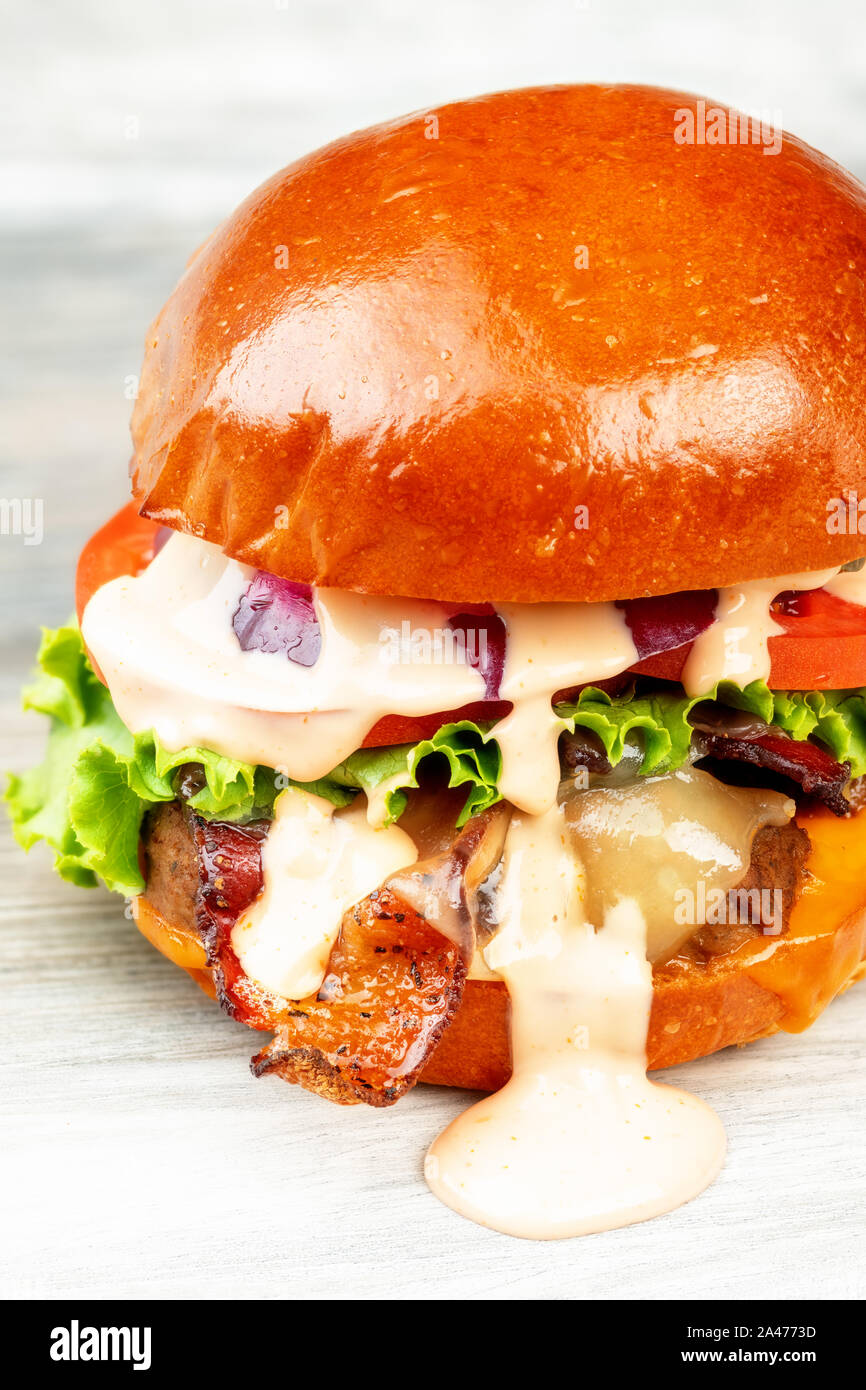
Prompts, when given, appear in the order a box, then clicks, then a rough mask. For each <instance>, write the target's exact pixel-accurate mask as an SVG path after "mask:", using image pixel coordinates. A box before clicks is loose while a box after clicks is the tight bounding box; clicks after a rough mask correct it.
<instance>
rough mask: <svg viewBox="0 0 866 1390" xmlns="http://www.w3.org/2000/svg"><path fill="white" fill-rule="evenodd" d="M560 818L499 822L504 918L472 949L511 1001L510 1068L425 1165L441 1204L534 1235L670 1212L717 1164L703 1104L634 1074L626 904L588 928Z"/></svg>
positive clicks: (635, 984) (647, 998) (640, 986)
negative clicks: (482, 947)
mask: <svg viewBox="0 0 866 1390" xmlns="http://www.w3.org/2000/svg"><path fill="white" fill-rule="evenodd" d="M585 887H586V884H585V875H584V871H583V868H582V865H581V864H580V862H579V860H578V859H577V858H576V857H575V852H574V848H573V845H572V844H571V842H570V838H569V837H568V834H567V830H566V826H565V822H564V819H563V816H562V813H561V810H560V808H558V807H554V808H552V809H551V810H549V811H547V812H546V813H545V814H544V815H543V816H541V817H537V818H533V817H526V816H515V817H513V818H512V822H511V828H510V830H509V835H508V840H507V842H506V848H505V863H504V868H503V880H502V891H501V899H500V901H501V905H502V916H503V922H502V927H501V928H500V931H499V933H498V934H497V936H496V937H495V938H494V939H493V941H492V942H491V944H490V945H489V946H488V947H487V949H486V951H485V957H486V959H487V963H488V965H489V966H491V967H492V968H494V969H495V970H496V972H497V973H498V974H500V975H501V976H502V978H503V979H504V980H505V982H506V984H507V986H508V991H509V994H510V996H511V1018H512V1022H511V1034H512V1052H513V1066H514V1071H513V1074H512V1077H511V1079H510V1080H509V1081H508V1082H507V1084H506V1085H505V1086H504V1087H503V1089H502V1090H501V1091H498V1092H497V1093H496V1094H495V1095H492V1096H488V1097H487V1099H485V1100H483V1101H481V1102H480V1103H479V1104H478V1105H474V1106H472V1107H471V1108H470V1109H469V1110H467V1111H466V1112H465V1113H464V1114H463V1115H461V1116H459V1117H458V1118H457V1119H456V1120H454V1121H453V1122H452V1123H451V1124H450V1125H449V1126H448V1128H447V1129H446V1130H445V1131H444V1133H443V1134H441V1135H440V1136H439V1138H438V1139H436V1140H435V1142H434V1143H433V1145H432V1146H431V1148H430V1151H429V1153H428V1155H427V1159H426V1162H425V1167H424V1172H425V1176H426V1178H427V1181H428V1183H429V1185H430V1187H431V1189H432V1190H433V1192H434V1193H435V1194H436V1196H437V1197H439V1198H441V1200H442V1201H443V1202H445V1203H446V1204H447V1205H448V1206H450V1207H453V1208H454V1209H455V1210H456V1211H458V1212H460V1213H461V1214H462V1215H464V1216H467V1217H469V1218H471V1219H472V1220H474V1221H478V1222H479V1223H480V1224H481V1225H484V1226H491V1227H493V1228H494V1229H495V1230H498V1231H504V1232H506V1233H507V1234H509V1235H516V1236H526V1237H531V1238H535V1239H542V1240H546V1239H553V1238H556V1237H562V1236H575V1235H583V1234H587V1233H589V1232H591V1231H601V1230H607V1229H610V1228H611V1227H614V1226H622V1225H626V1224H628V1223H630V1222H633V1221H642V1220H645V1219H647V1218H648V1217H651V1216H656V1215H659V1214H660V1213H661V1212H665V1211H669V1210H671V1209H672V1208H673V1207H675V1206H678V1205H679V1204H680V1203H682V1202H686V1201H688V1200H689V1199H690V1198H691V1197H694V1196H696V1195H697V1193H698V1192H700V1191H702V1190H703V1188H704V1187H706V1186H707V1184H708V1183H710V1182H712V1180H713V1178H714V1177H715V1176H716V1174H717V1173H718V1171H719V1169H720V1167H721V1165H722V1161H723V1159H724V1153H725V1137H724V1131H723V1129H722V1125H721V1123H720V1121H719V1119H718V1117H717V1116H716V1115H715V1113H714V1112H713V1111H712V1110H710V1109H709V1108H708V1107H707V1106H706V1105H704V1104H703V1103H702V1102H701V1101H699V1100H697V1099H696V1098H695V1097H693V1096H690V1095H688V1094H686V1093H685V1092H683V1091H680V1090H678V1089H675V1088H673V1087H669V1086H660V1085H657V1084H655V1083H653V1082H650V1081H649V1080H648V1079H647V1076H646V1033H647V1026H648V1022H649V1011H650V1005H651V1002H652V969H651V966H650V965H649V963H648V961H647V958H646V927H645V923H644V919H643V915H642V913H641V912H640V909H639V908H638V906H637V904H636V903H635V901H634V900H633V899H622V900H621V901H620V902H619V903H618V904H617V905H616V906H615V907H612V908H611V909H610V910H609V911H608V913H607V916H606V918H605V921H604V925H603V927H602V929H601V930H600V931H598V932H596V931H595V930H594V929H593V927H592V925H591V924H589V923H588V922H587V921H586V919H585V912H584V900H585Z"/></svg>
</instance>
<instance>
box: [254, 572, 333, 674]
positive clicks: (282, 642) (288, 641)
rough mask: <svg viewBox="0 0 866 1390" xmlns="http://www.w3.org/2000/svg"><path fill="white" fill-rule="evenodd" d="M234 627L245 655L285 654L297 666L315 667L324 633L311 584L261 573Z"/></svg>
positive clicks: (255, 577) (256, 578)
mask: <svg viewBox="0 0 866 1390" xmlns="http://www.w3.org/2000/svg"><path fill="white" fill-rule="evenodd" d="M232 627H233V628H234V630H235V634H236V636H237V639H238V642H239V643H240V645H241V649H242V650H243V651H245V652H250V651H258V652H284V653H285V655H286V656H287V657H288V658H289V661H293V662H294V663H295V665H296V666H314V665H315V664H316V662H317V661H318V659H319V653H320V652H321V650H322V630H321V628H320V627H319V620H318V618H317V617H316V610H315V608H314V606H313V591H312V589H311V588H310V585H309V584H296V583H295V582H294V581H293V580H291V579H279V578H278V577H277V576H276V575H275V574H268V573H267V572H266V571H265V570H259V572H258V574H256V575H255V576H254V577H253V579H251V580H250V583H249V587H248V588H247V591H246V593H245V594H243V595H242V596H241V601H240V603H239V604H238V606H237V610H236V612H235V615H234V617H233V618H232Z"/></svg>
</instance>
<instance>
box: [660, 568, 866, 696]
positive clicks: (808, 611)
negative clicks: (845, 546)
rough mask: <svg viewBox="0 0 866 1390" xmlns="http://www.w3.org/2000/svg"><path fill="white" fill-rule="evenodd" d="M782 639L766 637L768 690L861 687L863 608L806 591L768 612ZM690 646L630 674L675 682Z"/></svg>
mask: <svg viewBox="0 0 866 1390" xmlns="http://www.w3.org/2000/svg"><path fill="white" fill-rule="evenodd" d="M773 617H774V619H775V621H776V622H777V623H778V624H779V626H780V627H783V628H784V629H785V635H784V636H782V635H781V634H780V635H779V636H777V637H771V638H770V680H769V685H770V689H771V690H848V689H853V688H856V687H859V686H862V685H866V608H862V607H861V606H860V604H858V603H846V602H845V600H844V599H840V598H836V597H835V596H834V595H833V594H828V593H827V592H826V591H825V590H824V589H811V590H808V591H804V592H802V593H799V594H797V596H796V599H794V600H793V603H792V604H791V605H790V606H788V605H786V604H779V603H778V602H777V603H776V604H775V605H774V607H773ZM689 650H690V647H689V646H683V647H676V648H674V650H673V651H669V652H660V653H659V655H658V656H651V657H648V658H647V660H646V661H641V662H639V663H638V665H637V666H635V667H634V668H633V669H634V670H635V671H638V672H640V674H641V675H645V676H655V677H656V678H657V679H659V680H668V681H678V680H680V679H681V677H682V671H683V666H684V665H685V661H686V657H687V656H688V654H689Z"/></svg>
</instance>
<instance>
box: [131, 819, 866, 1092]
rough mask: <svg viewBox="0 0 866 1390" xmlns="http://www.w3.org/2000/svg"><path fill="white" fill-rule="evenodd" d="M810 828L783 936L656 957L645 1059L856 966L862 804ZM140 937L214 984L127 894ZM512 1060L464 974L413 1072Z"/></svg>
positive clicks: (714, 1038)
mask: <svg viewBox="0 0 866 1390" xmlns="http://www.w3.org/2000/svg"><path fill="white" fill-rule="evenodd" d="M797 820H798V822H799V823H800V824H801V825H802V826H803V828H804V829H806V830H807V832H808V834H809V838H810V842H811V844H810V852H809V858H808V860H807V862H806V868H807V871H808V875H809V877H808V878H807V886H806V889H805V891H804V893H803V895H802V897H801V898H800V900H799V902H798V903H797V904H796V905H795V907H794V909H793V912H792V913H791V918H790V922H789V928H788V932H787V933H786V935H784V936H782V937H775V938H774V937H763V938H760V939H759V940H757V941H756V942H755V943H753V944H750V945H749V946H748V947H747V948H741V949H740V950H739V951H736V952H733V953H731V954H728V955H725V956H721V957H719V958H717V959H716V960H715V961H714V962H713V963H712V964H711V965H709V966H698V965H696V964H694V963H691V962H688V963H687V962H683V963H682V964H678V963H676V962H674V963H673V964H671V965H667V966H662V967H656V969H655V970H654V973H653V1007H652V1013H651V1017H650V1025H649V1034H648V1038H647V1052H648V1059H649V1066H650V1068H661V1067H670V1066H676V1065H678V1064H679V1063H681V1062H689V1061H692V1060H693V1059H694V1058H696V1057H703V1056H705V1055H706V1054H707V1053H710V1052H716V1051H718V1050H719V1049H720V1048H723V1047H729V1046H731V1045H732V1044H737V1043H747V1042H752V1041H754V1040H755V1039H756V1038H760V1037H764V1036H766V1035H767V1034H768V1033H774V1032H776V1031H777V1030H778V1029H780V1028H784V1029H786V1030H788V1031H793V1032H799V1031H800V1030H801V1029H803V1028H807V1027H808V1026H809V1024H810V1023H812V1022H813V1021H814V1019H815V1018H816V1017H817V1016H818V1014H819V1013H821V1011H822V1010H823V1009H824V1008H825V1007H826V1005H827V1004H829V1003H830V1001H831V1000H832V999H833V998H834V997H835V996H836V995H837V994H838V993H840V991H841V990H843V989H846V988H847V987H848V986H849V985H851V984H853V983H854V981H855V980H857V979H859V978H860V977H861V976H862V975H863V973H864V968H866V810H861V811H859V812H857V813H856V814H855V815H852V816H851V817H850V818H848V819H847V820H838V819H836V818H835V817H834V816H832V815H831V814H830V813H829V812H826V811H817V812H814V813H811V814H808V815H805V814H803V813H798V816H797ZM135 917H136V921H137V923H138V927H139V930H140V931H141V932H142V933H143V935H144V936H146V937H147V939H148V940H149V941H150V942H151V943H152V944H153V945H154V946H156V948H157V949H158V950H160V951H161V952H162V953H163V955H166V956H168V958H169V959H170V960H173V961H174V962H175V963H176V964H177V965H180V966H182V968H183V969H185V970H186V971H187V972H188V973H189V974H190V975H191V976H192V978H193V979H194V980H195V981H196V983H197V984H198V985H200V987H201V988H202V989H203V990H205V992H206V993H207V994H209V995H211V996H213V994H214V988H213V982H212V979H211V974H210V971H209V970H207V969H206V968H205V956H204V949H203V947H202V945H201V943H200V942H199V941H198V940H197V939H196V938H195V937H193V936H192V935H191V934H190V932H189V930H185V929H184V928H178V927H177V926H175V925H173V924H171V923H169V922H167V921H166V920H165V918H164V917H162V916H161V915H160V913H158V912H157V911H156V910H155V909H154V908H153V906H152V905H151V904H150V903H149V902H148V900H147V898H146V897H143V898H138V899H136V900H135ZM510 1070H511V1055H510V1042H509V999H508V992H507V990H506V988H505V986H504V985H503V984H501V983H500V982H498V981H487V980H469V981H468V982H467V984H466V987H465V990H464V994H463V1001H462V1003H461V1006H460V1009H459V1011H458V1013H457V1015H456V1017H455V1018H454V1020H453V1022H452V1023H451V1024H450V1026H449V1028H448V1030H447V1031H446V1033H445V1035H444V1037H443V1039H442V1041H441V1042H440V1043H439V1045H438V1047H437V1049H436V1051H435V1052H434V1054H433V1056H432V1057H431V1059H430V1061H429V1062H428V1064H427V1066H426V1068H425V1069H424V1071H423V1072H422V1074H421V1080H422V1081H426V1082H430V1083H432V1084H434V1085H443V1086H460V1087H464V1088H466V1089H468V1090H481V1091H495V1090H498V1089H499V1087H500V1086H502V1085H504V1083H505V1082H506V1081H507V1080H508V1076H509V1074H510Z"/></svg>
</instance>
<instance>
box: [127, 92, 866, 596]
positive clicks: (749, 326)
mask: <svg viewBox="0 0 866 1390" xmlns="http://www.w3.org/2000/svg"><path fill="white" fill-rule="evenodd" d="M722 118H723V119H724V120H725V121H727V126H726V127H725V129H724V130H723V131H722V134H723V136H724V138H725V140H726V143H712V141H713V140H716V141H717V140H718V138H719V131H720V126H719V121H720V119H722ZM690 119H691V123H692V126H691V129H690V125H689V121H690ZM742 119H743V122H745V119H746V118H742ZM734 120H735V117H734V116H732V117H731V120H728V113H727V111H722V109H721V108H714V107H713V106H712V104H711V103H709V102H707V103H706V107H704V105H703V103H700V104H699V103H698V101H697V99H696V98H694V97H692V96H687V95H684V94H681V93H677V92H666V91H659V90H656V89H653V88H646V87H634V86H621V87H598V86H580V87H549V88H535V89H530V90H526V91H517V92H503V93H500V94H498V95H495V96H487V97H480V98H478V99H477V100H474V101H463V102H457V103H455V104H454V105H451V106H444V107H441V108H440V109H439V110H437V111H435V112H427V113H425V112H421V113H419V114H416V115H413V116H407V117H405V118H403V119H402V120H399V121H395V122H393V123H391V124H389V125H382V126H377V127H375V128H373V129H371V130H366V131H362V132H361V133H360V134H357V135H352V136H349V137H348V138H346V139H344V140H339V141H337V142H336V144H333V145H329V146H328V147H327V148H326V149H324V150H320V151H319V152H318V153H317V154H313V155H310V156H309V157H307V158H305V159H302V160H299V161H298V162H297V163H296V164H293V165H291V166H290V167H289V168H288V169H284V170H283V171H282V173H280V174H277V175H276V176H275V177H274V178H272V179H270V180H269V181H268V182H267V183H265V184H264V185H263V186H262V187H261V188H260V189H259V190H258V191H257V192H256V193H254V194H253V195H252V196H251V197H250V198H248V199H247V201H246V202H245V203H243V204H242V205H241V207H240V208H239V209H238V210H237V212H235V213H234V214H233V215H232V216H231V217H230V218H229V219H228V220H227V221H226V222H224V223H223V224H222V226H221V227H219V228H218V229H217V231H216V232H215V233H214V235H213V236H212V237H211V238H210V240H209V241H208V242H207V243H206V244H205V245H204V247H202V249H201V250H200V251H199V252H198V254H197V255H196V257H195V258H194V260H193V261H192V263H191V265H190V266H189V268H188V269H187V272H186V274H185V275H184V277H183V279H182V280H181V282H180V284H179V285H178V287H177V289H176V290H175V291H174V293H173V295H172V296H171V298H170V299H169V301H168V303H167V305H166V306H165V308H164V309H163V311H162V313H161V314H160V316H159V318H158V319H157V320H156V323H155V325H154V326H153V328H152V330H151V332H150V335H149V339H148V344H147V352H146V356H145V360H144V367H143V372H142V378H141V387H140V392H139V397H138V401H137V404H136V408H135V413H134V416H133V438H134V443H135V457H134V460H133V467H132V477H133V486H134V492H135V496H136V498H137V499H138V501H139V502H140V505H141V510H142V512H143V513H144V514H145V515H146V516H149V517H153V518H154V519H155V520H158V521H161V522H164V523H165V524H167V525H168V526H173V527H176V528H177V529H180V530H184V531H190V532H193V533H194V534H196V535H199V536H204V537H206V538H207V539H208V540H210V541H214V542H216V544H218V545H220V546H222V547H223V548H224V549H225V550H226V551H227V552H228V553H229V554H230V555H233V556H235V557H236V558H238V559H240V560H244V561H246V562H248V563H249V564H252V565H255V566H257V567H258V568H260V569H267V570H271V571H273V572H275V573H277V574H281V575H284V576H286V577H289V578H292V579H297V580H305V581H308V582H315V583H319V584H328V585H336V586H339V587H342V588H349V589H356V590H360V591H365V592H370V593H378V594H405V595H412V596H422V597H429V598H438V599H446V600H451V601H457V602H460V601H466V602H472V601H481V600H492V601H496V600H513V601H521V602H537V601H540V600H584V599H586V600H599V599H613V598H630V597H636V596H639V595H643V594H659V593H669V592H673V591H675V590H678V589H688V588H708V587H712V586H714V585H717V584H725V583H733V582H736V581H739V580H744V579H750V578H758V577H769V576H773V575H778V574H785V573H789V572H792V571H798V570H804V569H818V568H823V567H824V566H829V565H841V564H843V563H845V562H846V561H848V560H851V559H853V558H855V557H856V556H858V554H860V553H863V552H864V551H866V541H864V540H863V539H862V538H861V537H858V535H857V534H856V532H855V534H853V535H851V534H846V533H843V534H835V533H833V531H832V529H828V512H827V508H828V504H831V502H832V499H834V498H837V497H843V496H846V495H847V493H848V491H849V490H853V491H854V492H855V493H857V494H859V495H861V496H863V497H866V408H864V402H866V314H864V285H866V189H864V188H863V186H862V185H861V184H859V183H857V182H856V180H854V179H853V178H852V177H851V176H850V175H848V174H846V173H845V172H844V171H843V170H842V169H840V168H839V167H838V166H837V165H835V164H833V163H832V162H831V161H830V160H828V159H825V158H824V157H823V156H822V155H820V154H817V153H816V152H815V151H814V150H812V149H810V148H809V147H808V146H806V145H804V144H802V143H801V141H799V140H797V139H795V138H794V137H793V136H790V135H785V136H784V138H783V139H782V137H781V132H774V131H772V130H770V129H769V128H766V127H765V128H764V130H763V132H761V131H760V128H759V127H757V125H756V123H754V122H753V123H751V124H750V125H748V126H746V125H743V126H741V127H737V128H735V129H733V133H732V126H733V122H734ZM737 129H739V130H740V131H741V132H744V133H745V134H746V135H749V134H752V135H754V134H756V133H757V135H758V139H759V143H748V144H742V143H735V142H734V141H735V139H736V136H737ZM690 134H691V135H693V136H694V137H695V142H694V143H687V142H686V143H684V142H683V141H684V137H686V138H688V137H689V135H690ZM702 136H703V137H704V142H703V143H698V142H697V141H698V140H700V137H702ZM780 140H781V148H779V141H780ZM864 527H866V522H864Z"/></svg>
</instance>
